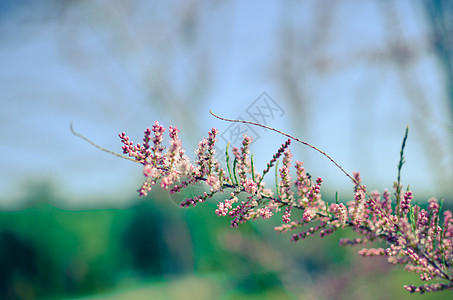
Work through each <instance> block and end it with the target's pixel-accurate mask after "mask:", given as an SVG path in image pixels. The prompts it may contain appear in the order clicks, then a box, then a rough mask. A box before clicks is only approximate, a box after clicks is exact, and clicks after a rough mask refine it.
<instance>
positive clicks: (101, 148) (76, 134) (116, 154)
mask: <svg viewBox="0 0 453 300" xmlns="http://www.w3.org/2000/svg"><path fill="white" fill-rule="evenodd" d="M70 128H71V132H72V134H74V135H75V136H77V137H79V138H81V139H83V140H85V141H86V142H88V143H90V144H91V145H93V146H94V147H96V148H98V149H99V150H102V151H104V152H107V153H109V154H112V155H115V156H118V157H121V158H124V159H127V160H130V161H133V162H135V163H137V162H138V161H136V160H135V159H133V158H130V157H127V156H124V155H121V154H118V153H116V152H113V151H111V150H109V149H106V148H104V147H102V146H99V145H98V144H96V143H95V142H93V141H92V140H90V139H89V138H87V137H86V136H84V135H82V134H80V133H78V132H77V131H75V130H74V126H73V125H72V122H71V125H70Z"/></svg>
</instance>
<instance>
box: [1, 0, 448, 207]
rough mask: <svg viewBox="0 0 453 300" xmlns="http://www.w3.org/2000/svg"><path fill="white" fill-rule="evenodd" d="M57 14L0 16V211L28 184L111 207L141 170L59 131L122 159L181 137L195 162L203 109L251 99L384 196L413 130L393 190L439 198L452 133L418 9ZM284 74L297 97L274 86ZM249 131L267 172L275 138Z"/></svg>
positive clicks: (99, 9)
mask: <svg viewBox="0 0 453 300" xmlns="http://www.w3.org/2000/svg"><path fill="white" fill-rule="evenodd" d="M57 2H58V1H50V0H48V1H40V2H33V1H28V2H23V3H22V4H11V5H9V6H7V5H6V6H5V3H13V2H12V1H6V2H3V4H2V5H3V6H0V9H1V10H2V13H1V19H0V62H1V65H2V69H1V71H0V105H1V109H0V128H1V129H2V131H1V132H2V135H1V136H2V139H3V145H4V147H2V150H1V151H2V155H1V157H0V170H1V172H2V177H1V179H2V180H1V182H0V191H1V196H0V208H1V207H5V208H6V207H10V206H11V205H14V204H16V203H18V201H19V199H20V197H21V196H22V195H23V194H24V193H25V192H26V190H27V186H26V185H27V184H28V183H29V182H30V180H35V181H39V180H42V181H46V180H49V181H51V182H53V184H54V186H55V187H56V188H57V190H58V193H59V195H61V198H62V199H64V200H62V201H64V203H62V205H75V206H80V207H83V206H88V207H89V206H102V205H122V204H124V203H122V202H121V200H118V199H130V198H131V197H134V196H135V191H136V189H137V188H138V187H139V186H140V184H141V169H140V166H139V165H134V164H133V163H131V162H128V161H125V160H124V161H123V160H120V159H117V158H115V157H113V156H110V155H108V154H106V153H103V152H101V151H98V150H96V149H94V148H92V147H90V146H89V145H88V144H86V143H84V142H83V141H82V140H80V139H77V138H76V137H74V136H73V135H71V134H70V131H69V124H70V122H71V121H73V122H74V126H75V128H76V129H77V130H78V131H79V132H81V133H83V134H84V135H86V136H88V137H89V138H91V139H93V140H94V141H96V142H97V143H99V144H100V145H102V146H104V147H107V148H109V149H112V150H120V144H119V140H118V138H117V134H118V133H119V132H121V131H126V132H127V133H128V134H129V135H130V136H131V138H133V139H135V140H139V139H141V137H142V132H143V130H144V129H145V128H146V127H148V126H151V125H152V123H153V121H154V120H159V121H160V122H161V123H163V124H164V125H165V126H169V125H172V124H175V125H178V126H179V127H180V129H181V131H183V134H182V137H183V142H184V145H186V146H187V148H189V149H191V150H192V149H193V148H194V147H195V145H196V141H197V140H199V139H201V138H203V137H204V136H205V135H206V132H207V131H208V130H209V129H210V128H211V127H213V126H216V127H218V128H219V129H220V130H222V129H226V128H228V126H229V125H228V124H225V123H223V122H221V121H218V120H215V119H214V118H212V117H211V116H210V115H209V109H212V110H213V111H215V112H216V113H219V114H222V115H224V116H226V117H231V118H234V117H237V116H242V117H245V116H247V115H246V113H245V111H246V109H247V107H249V106H250V105H251V104H252V103H253V101H255V99H256V98H257V97H258V96H260V95H261V94H262V93H263V92H267V93H268V94H269V95H270V96H271V97H272V98H273V99H274V100H275V101H276V102H278V103H279V105H280V106H281V107H282V108H283V110H284V111H285V115H284V116H283V117H279V118H275V119H273V120H270V125H272V126H275V127H277V128H279V129H282V130H285V131H287V132H289V133H293V134H295V135H296V136H298V137H300V138H303V139H307V140H308V141H309V142H311V143H313V144H314V145H316V146H318V147H320V148H322V149H323V150H325V151H326V152H327V153H329V154H330V155H331V156H332V157H334V158H335V159H337V160H338V161H339V162H340V163H341V164H342V165H343V166H344V167H345V168H346V169H347V170H348V171H357V170H358V171H361V172H362V173H363V175H364V177H365V178H364V181H365V182H366V184H367V185H368V186H369V187H371V188H379V189H382V188H384V187H391V184H392V182H393V180H394V179H395V177H396V164H397V162H398V155H399V148H400V145H401V140H402V136H403V133H404V128H405V126H406V125H408V124H409V125H410V127H411V132H410V137H409V141H408V145H407V147H408V148H407V151H406V160H407V164H406V165H405V168H404V170H403V179H404V183H405V184H411V187H412V188H413V189H414V191H415V192H416V194H417V192H419V193H420V194H423V195H428V194H433V195H436V196H439V197H442V196H444V197H446V196H448V195H450V194H451V190H450V188H449V187H446V184H445V182H448V181H449V180H450V179H451V173H450V171H449V170H450V169H451V154H450V153H449V151H448V149H449V145H450V142H449V140H451V130H450V128H451V126H450V124H451V122H450V120H449V117H448V114H447V110H446V104H445V101H446V100H445V97H444V94H443V86H442V77H441V74H440V69H439V67H438V66H437V65H436V61H435V58H434V57H433V55H432V53H431V52H430V51H429V49H427V46H426V40H427V31H426V22H425V21H424V19H423V12H422V11H421V9H420V8H418V7H417V6H416V5H415V4H414V2H411V1H398V4H396V5H395V7H393V8H391V9H388V8H387V7H385V6H383V5H379V4H378V3H379V1H360V2H357V1H338V2H336V4H335V5H334V6H333V7H330V6H328V4H327V2H325V1H301V2H298V1H288V2H284V3H285V4H281V3H278V2H275V1H247V2H246V1H231V2H227V3H220V2H218V3H217V2H216V3H209V2H197V1H179V2H178V1H166V2H153V1H135V2H122V1H108V2H106V1H90V2H84V3H72V4H69V5H67V6H61V5H58V4H57ZM164 3H165V4H164ZM282 3H283V2H282ZM329 3H330V2H329ZM392 9H393V10H392ZM389 11H390V12H393V13H394V15H393V16H394V17H393V19H391V18H389V17H388V14H387V13H388V12H389ZM389 20H390V21H391V20H393V22H394V23H392V22H390V21H389ZM395 20H397V21H395ZM285 34H286V35H288V37H286V35H285ZM291 34H292V35H291ZM392 34H393V36H392ZM285 37H286V40H285ZM392 38H393V40H392ZM395 38H396V40H397V41H401V42H402V44H403V45H411V48H410V50H411V51H412V52H411V53H412V56H411V60H410V63H409V64H408V65H407V66H406V67H404V68H401V67H398V66H397V64H396V63H395V62H394V61H392V60H391V59H389V58H388V56H390V54H389V50H388V49H389V40H391V41H393V42H395ZM288 41H289V42H288ZM286 42H288V44H285V43H286ZM289 47H294V49H293V50H291V51H290V50H289ZM289 55H293V56H291V57H290V56H289ZM285 59H286V60H288V61H289V64H290V65H289V66H288V65H284V64H283V63H282V62H283V61H285ZM285 66H286V67H285ZM287 71H288V74H290V76H292V77H291V78H292V80H294V82H295V83H296V86H297V89H298V90H299V92H298V94H297V95H298V96H299V97H292V96H291V91H289V90H288V89H287V88H285V86H284V84H282V82H283V81H284V79H283V75H282V74H283V73H285V72H287ZM290 71H291V72H292V73H291V72H290ZM402 78H403V79H402ZM408 82H409V83H410V86H411V85H412V86H414V85H415V86H416V87H417V88H415V89H411V88H409V89H408V88H407V86H406V87H405V86H404V84H407V83H408ZM258 132H259V134H260V138H259V139H258V140H257V141H256V143H255V144H254V150H255V151H256V152H257V154H256V155H255V157H256V159H257V164H258V165H259V164H261V165H262V166H263V167H264V165H265V163H266V161H267V159H268V158H269V157H271V156H272V154H273V152H274V151H275V150H276V149H277V148H278V146H279V145H280V144H281V143H282V142H283V141H284V138H283V137H279V136H277V135H275V134H271V133H269V132H265V131H258ZM427 132H428V133H429V135H430V136H431V139H429V138H427V136H426V133H427ZM433 141H434V142H435V141H437V142H438V143H433ZM427 144H428V145H427ZM293 149H294V152H295V158H296V159H299V160H303V161H305V164H306V166H307V168H309V170H310V172H311V173H312V174H315V175H316V176H321V177H323V178H324V179H325V189H326V192H327V193H334V191H335V190H340V191H348V190H350V188H351V187H350V185H349V182H348V181H347V179H346V178H345V176H344V175H342V174H341V173H340V172H339V171H338V170H336V169H335V168H334V167H333V166H332V165H331V164H329V162H328V161H327V160H326V159H325V158H322V157H320V156H319V155H318V154H317V153H314V152H312V151H309V150H307V149H303V148H302V147H301V146H295V147H294V148H293ZM118 152H119V151H118ZM439 166H440V167H439ZM442 168H443V169H442ZM442 180H443V181H442ZM99 196H105V197H99ZM95 197H97V198H99V199H101V198H103V199H109V198H110V199H112V200H111V202H107V203H105V202H96V203H93V199H94V198H95ZM346 200H347V199H346ZM97 201H100V200H97ZM118 201H119V202H118ZM124 201H125V200H124Z"/></svg>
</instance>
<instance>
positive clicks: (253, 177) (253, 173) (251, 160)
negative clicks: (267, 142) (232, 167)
mask: <svg viewBox="0 0 453 300" xmlns="http://www.w3.org/2000/svg"><path fill="white" fill-rule="evenodd" d="M250 163H251V165H252V179H253V182H255V168H254V167H253V154H252V156H251V158H250Z"/></svg>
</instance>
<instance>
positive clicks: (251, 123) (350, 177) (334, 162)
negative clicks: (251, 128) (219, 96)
mask: <svg viewBox="0 0 453 300" xmlns="http://www.w3.org/2000/svg"><path fill="white" fill-rule="evenodd" d="M209 112H210V113H211V115H213V116H214V117H216V118H217V119H220V120H222V121H227V122H236V123H244V124H250V125H255V126H259V127H262V128H266V129H269V130H272V131H275V132H277V133H279V134H281V135H284V136H286V137H288V138H290V139H292V140H294V141H296V142H299V143H301V144H303V145H305V146H307V147H309V148H311V149H313V150H315V151H317V152H319V153H321V154H322V155H323V156H325V157H326V158H328V159H329V160H330V161H331V162H332V163H333V164H334V165H335V166H336V167H337V168H338V169H340V170H341V171H342V172H343V173H344V174H345V175H346V176H347V177H348V178H349V179H351V180H352V182H353V183H354V184H357V185H359V186H360V187H362V185H361V184H360V183H359V182H357V180H356V179H355V178H354V177H352V176H351V175H349V173H348V172H346V171H345V169H343V167H342V166H340V165H339V164H338V163H337V162H336V161H335V160H334V159H333V158H332V157H330V156H329V155H328V154H327V153H325V152H324V151H322V150H321V149H319V148H317V147H315V146H313V145H312V144H310V143H307V142H305V141H302V140H300V139H298V138H296V137H294V136H292V135H290V134H287V133H285V132H283V131H280V130H278V129H275V128H272V127H269V126H266V125H263V124H260V123H256V122H252V121H244V120H234V119H227V118H224V117H221V116H218V115H216V114H215V113H213V112H212V110H210V111H209ZM362 188H363V187H362Z"/></svg>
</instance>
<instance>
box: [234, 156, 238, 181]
mask: <svg viewBox="0 0 453 300" xmlns="http://www.w3.org/2000/svg"><path fill="white" fill-rule="evenodd" d="M237 163H238V160H237V158H236V157H235V158H234V162H233V175H234V180H235V181H236V182H235V183H236V185H239V180H238V177H237V175H236V165H237Z"/></svg>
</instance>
